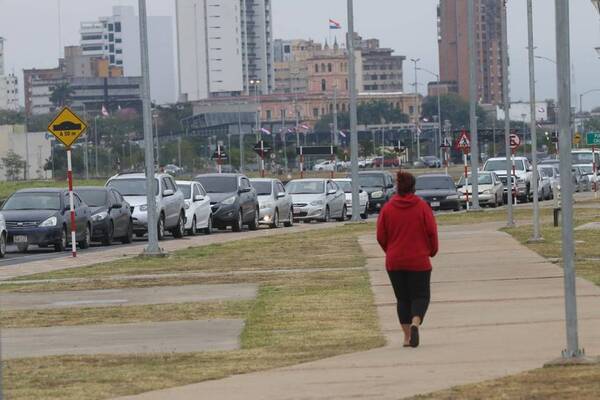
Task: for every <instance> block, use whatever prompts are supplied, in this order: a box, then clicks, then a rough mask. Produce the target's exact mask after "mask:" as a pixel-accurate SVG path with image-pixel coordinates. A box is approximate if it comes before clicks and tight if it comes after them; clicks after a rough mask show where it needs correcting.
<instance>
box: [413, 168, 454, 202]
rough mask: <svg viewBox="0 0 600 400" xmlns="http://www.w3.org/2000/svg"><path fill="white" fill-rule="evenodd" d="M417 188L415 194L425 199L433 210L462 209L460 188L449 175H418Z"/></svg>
mask: <svg viewBox="0 0 600 400" xmlns="http://www.w3.org/2000/svg"><path fill="white" fill-rule="evenodd" d="M415 189H416V193H415V194H416V195H417V196H419V197H421V198H422V199H423V200H425V201H426V202H427V203H428V204H429V206H430V207H431V208H432V209H433V210H454V211H459V210H460V209H461V205H460V199H459V194H458V190H457V189H456V185H455V184H454V181H453V180H452V178H451V177H450V176H448V175H441V174H431V175H421V176H418V177H417V182H416V185H415Z"/></svg>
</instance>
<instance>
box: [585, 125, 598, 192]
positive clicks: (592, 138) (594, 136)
mask: <svg viewBox="0 0 600 400" xmlns="http://www.w3.org/2000/svg"><path fill="white" fill-rule="evenodd" d="M585 139H586V144H587V145H588V146H592V157H593V158H594V160H593V161H592V172H593V173H594V197H595V198H598V163H597V162H596V147H597V146H600V132H588V133H587V134H586V135H585Z"/></svg>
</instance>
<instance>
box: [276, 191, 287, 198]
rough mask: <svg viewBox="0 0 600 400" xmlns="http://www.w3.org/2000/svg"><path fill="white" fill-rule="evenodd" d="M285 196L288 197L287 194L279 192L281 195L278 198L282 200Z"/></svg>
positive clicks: (278, 194)
mask: <svg viewBox="0 0 600 400" xmlns="http://www.w3.org/2000/svg"><path fill="white" fill-rule="evenodd" d="M285 195H286V193H285V192H279V193H277V198H278V199H281V198H283V197H285Z"/></svg>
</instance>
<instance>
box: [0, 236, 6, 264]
mask: <svg viewBox="0 0 600 400" xmlns="http://www.w3.org/2000/svg"><path fill="white" fill-rule="evenodd" d="M5 255H6V233H2V235H0V258H4V256H5Z"/></svg>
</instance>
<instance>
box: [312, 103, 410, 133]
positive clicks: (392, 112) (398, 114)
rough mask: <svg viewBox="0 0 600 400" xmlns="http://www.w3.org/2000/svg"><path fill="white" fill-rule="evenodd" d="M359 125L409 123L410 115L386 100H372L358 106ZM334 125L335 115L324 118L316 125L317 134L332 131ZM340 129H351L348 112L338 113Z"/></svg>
mask: <svg viewBox="0 0 600 400" xmlns="http://www.w3.org/2000/svg"><path fill="white" fill-rule="evenodd" d="M357 115H358V124H359V125H381V124H389V123H404V122H408V115H406V114H404V113H403V112H402V111H400V110H398V109H397V108H395V107H394V106H392V104H391V103H388V102H387V101H384V100H371V101H369V102H367V103H362V104H359V105H358V108H357ZM332 123H333V114H327V115H325V116H323V117H322V118H321V119H320V120H319V121H318V122H317V124H316V125H315V131H316V132H329V131H331V128H330V127H331V124H332ZM338 127H339V129H349V128H350V114H349V113H347V112H343V113H338Z"/></svg>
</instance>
